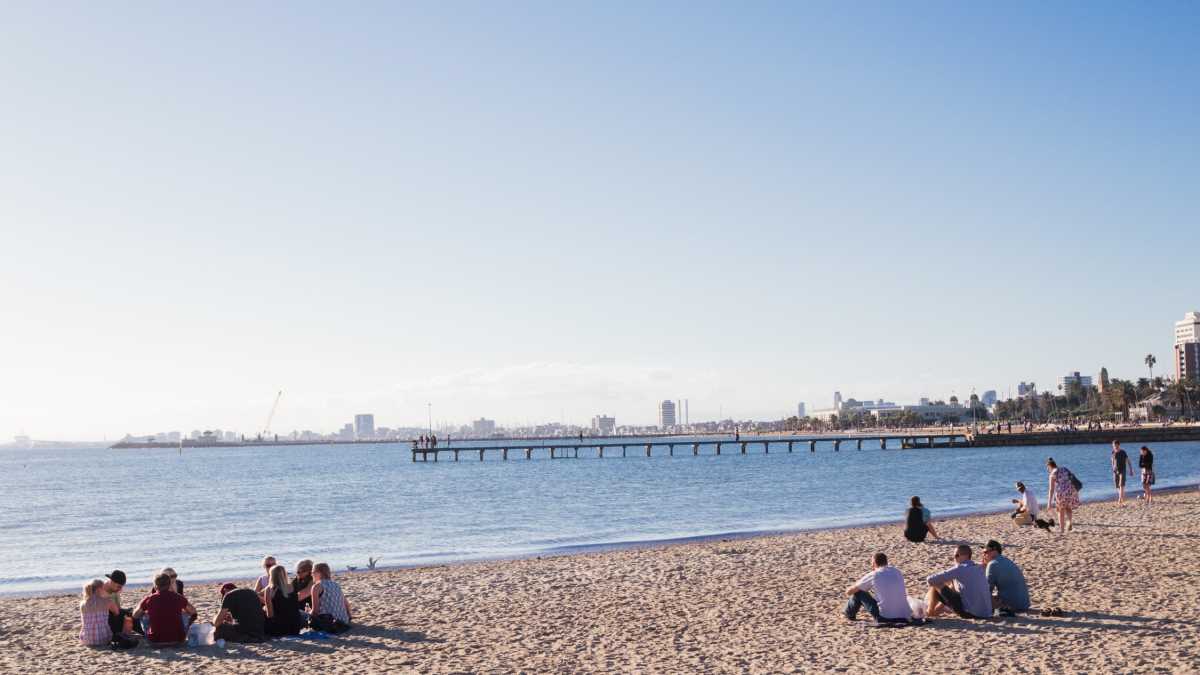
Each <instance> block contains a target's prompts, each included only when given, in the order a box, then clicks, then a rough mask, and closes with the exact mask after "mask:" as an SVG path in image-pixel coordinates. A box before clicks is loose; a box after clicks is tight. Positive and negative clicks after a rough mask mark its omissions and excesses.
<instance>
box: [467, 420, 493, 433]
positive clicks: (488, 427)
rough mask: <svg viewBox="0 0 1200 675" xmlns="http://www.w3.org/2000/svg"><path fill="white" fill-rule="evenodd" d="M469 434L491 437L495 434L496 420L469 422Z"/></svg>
mask: <svg viewBox="0 0 1200 675" xmlns="http://www.w3.org/2000/svg"><path fill="white" fill-rule="evenodd" d="M471 432H472V433H474V434H475V435H476V436H491V435H492V434H494V433H496V420H489V419H485V418H483V417H480V418H479V419H477V420H475V421H474V422H471Z"/></svg>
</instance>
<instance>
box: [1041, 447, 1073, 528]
mask: <svg viewBox="0 0 1200 675" xmlns="http://www.w3.org/2000/svg"><path fill="white" fill-rule="evenodd" d="M1046 469H1047V470H1049V472H1050V492H1049V494H1047V495H1046V504H1047V506H1050V507H1052V508H1057V509H1058V533H1059V534H1062V533H1063V532H1064V529H1063V528H1064V527H1065V528H1066V529H1065V531H1066V532H1070V531H1071V528H1072V527H1073V525H1074V523H1072V522H1071V515H1072V514H1073V513H1074V511H1075V509H1077V508H1079V491H1078V490H1076V489H1075V484H1074V483H1072V482H1071V470H1070V469H1068V468H1067V467H1065V466H1064V467H1059V466H1058V464H1056V463H1055V462H1054V458H1053V457H1051V458H1049V459H1047V460H1046Z"/></svg>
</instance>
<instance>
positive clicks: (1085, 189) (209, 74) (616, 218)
mask: <svg viewBox="0 0 1200 675" xmlns="http://www.w3.org/2000/svg"><path fill="white" fill-rule="evenodd" d="M4 16H5V21H4V27H3V28H0V59H3V61H4V62H5V63H8V64H19V67H12V68H9V69H8V70H7V71H6V79H5V84H6V86H5V87H4V89H3V90H2V91H0V97H4V98H3V101H2V102H3V107H4V110H5V128H6V129H7V130H8V133H7V134H6V135H5V143H4V152H3V153H0V173H2V174H3V175H4V176H5V177H6V179H5V180H4V181H0V222H2V223H4V224H5V228H6V232H7V233H8V236H7V237H5V239H4V246H2V247H0V293H3V297H4V311H5V319H6V321H5V330H3V331H0V439H6V438H12V437H14V436H16V435H18V434H24V435H28V436H31V437H34V438H47V437H53V438H57V439H61V440H72V439H98V438H109V439H116V438H120V437H122V436H123V435H124V434H126V433H136V432H140V431H147V430H156V429H180V430H182V429H186V430H189V431H190V430H191V429H194V428H198V427H199V428H203V427H205V426H210V427H220V428H222V429H238V430H247V433H249V431H250V430H254V431H256V432H257V431H261V430H262V429H263V426H264V423H265V422H266V420H267V418H268V414H269V411H270V408H271V404H272V402H273V400H274V398H275V396H276V392H278V391H279V390H283V391H284V394H283V396H282V399H281V400H280V404H279V408H278V411H277V413H276V414H275V416H274V418H273V420H272V422H271V427H272V428H274V429H289V430H290V429H305V428H314V427H315V428H322V429H328V430H331V431H339V430H341V429H343V428H344V426H345V425H346V424H351V433H353V416H354V415H355V414H358V413H362V412H363V411H371V412H372V413H373V414H374V415H375V416H376V420H377V421H378V424H380V425H386V426H392V427H394V426H400V425H411V426H413V427H422V426H425V425H426V419H427V414H428V412H429V409H428V404H430V403H432V417H433V420H434V422H435V423H437V422H438V421H454V422H456V423H459V424H469V423H470V422H471V421H472V420H473V419H476V418H478V417H479V416H480V415H484V416H486V417H487V418H488V419H494V420H496V422H497V423H498V424H515V423H536V422H540V421H545V420H551V421H558V422H562V421H570V422H572V423H575V424H580V425H586V424H588V422H589V420H591V419H592V418H593V417H594V416H596V415H597V414H605V415H610V416H612V417H614V418H615V419H617V420H619V421H620V422H621V423H622V424H631V425H635V424H644V425H647V426H649V425H651V424H653V423H654V422H655V418H654V414H655V409H656V406H657V404H658V402H660V401H662V400H663V399H667V398H669V399H671V400H678V399H680V398H685V397H686V398H688V399H690V417H691V419H693V420H701V419H720V418H735V419H771V418H776V419H777V418H780V417H785V416H789V415H791V414H792V413H793V412H794V411H795V410H796V401H805V402H807V403H808V407H809V408H810V409H822V408H825V407H826V406H827V405H828V404H829V395H830V392H831V391H834V390H838V389H840V390H842V391H843V392H844V393H845V394H846V395H847V396H850V395H852V394H853V393H855V392H859V393H865V394H867V395H870V396H872V397H875V398H884V399H886V400H892V401H897V402H904V401H914V400H918V399H920V398H921V397H932V398H942V397H948V396H949V395H950V393H951V392H956V393H957V395H958V397H959V398H960V399H965V398H966V397H968V396H969V395H970V393H971V391H972V390H973V389H975V390H977V391H985V390H989V389H994V390H996V391H997V392H998V393H1000V395H1004V394H1005V393H1008V392H1009V390H1010V388H1011V389H1013V390H1015V388H1016V385H1017V383H1018V382H1020V381H1023V380H1030V379H1032V380H1033V381H1034V382H1037V383H1039V384H1040V386H1041V388H1042V389H1045V390H1048V389H1051V388H1053V387H1054V386H1055V383H1056V382H1057V379H1058V378H1059V377H1062V376H1063V375H1064V374H1065V373H1071V372H1074V371H1076V370H1079V371H1080V372H1081V373H1085V371H1086V373H1085V374H1088V375H1094V374H1095V373H1096V372H1097V371H1098V369H1099V368H1100V367H1101V366H1106V367H1107V368H1108V370H1109V372H1110V373H1111V375H1112V376H1113V377H1123V378H1136V377H1138V376H1139V375H1138V373H1139V372H1142V373H1144V372H1146V369H1145V367H1144V366H1143V359H1144V357H1145V356H1146V354H1153V355H1155V357H1156V359H1157V362H1158V364H1159V366H1158V370H1156V374H1166V375H1169V374H1171V373H1172V372H1174V370H1175V367H1174V366H1173V365H1172V363H1173V361H1175V360H1177V357H1176V353H1175V345H1174V340H1173V338H1172V333H1171V331H1172V326H1173V324H1174V323H1175V322H1178V321H1179V320H1180V317H1181V316H1183V314H1184V313H1185V312H1187V311H1192V310H1196V309H1197V308H1200V291H1198V290H1197V288H1196V283H1195V278H1194V277H1195V274H1194V271H1193V267H1194V266H1193V265H1190V264H1189V263H1188V262H1187V258H1186V255H1185V256H1184V257H1183V258H1180V257H1178V256H1177V255H1176V252H1187V251H1195V250H1197V248H1200V227H1196V223H1197V222H1200V202H1197V200H1195V199H1194V198H1193V197H1191V196H1190V195H1191V194H1192V193H1193V192H1194V191H1195V189H1194V186H1195V183H1196V177H1197V176H1200V118H1198V117H1197V115H1196V114H1195V112H1196V110H1198V109H1200V51H1198V50H1197V49H1196V48H1195V35H1194V32H1195V31H1194V27H1195V26H1196V25H1197V24H1198V23H1200V5H1197V4H1195V3H1176V4H1171V5H1163V6H1158V7H1156V8H1155V11H1154V12H1147V11H1144V9H1143V8H1142V7H1140V6H1137V5H1133V4H1120V3H1077V4H1070V3H1068V4H1049V3H1010V4H1005V5H1003V6H999V5H986V4H982V3H941V2H934V3H929V4H924V5H921V6H919V7H915V8H914V7H912V6H908V5H902V4H898V3H862V4H857V3H856V4H854V5H851V6H847V5H842V4H822V3H780V4H771V5H762V6H755V7H752V8H748V7H746V6H743V5H738V4H734V3H726V4H721V3H715V4H705V3H669V2H668V3H650V4H643V5H632V4H622V3H590V4H572V3H561V4H560V3H551V4H537V3H518V4H514V5H506V6H504V7H503V8H498V7H497V6H495V5H493V4H489V3H441V4H419V3H374V2H366V3H362V4H361V5H357V6H356V8H355V10H354V11H347V10H346V9H345V8H344V7H340V6H333V5H329V6H321V5H303V6H297V5H293V6H287V7H282V8H281V7H279V6H274V5H265V4H264V5H253V4H251V5H247V6H239V7H237V9H236V11H233V10H231V9H230V8H228V7H227V6H223V5H217V4H205V3H195V4H188V3H149V4H140V5H132V6H125V7H122V8H120V9H119V10H117V9H114V8H112V7H110V6H106V5H103V4H97V3H84V2H73V1H71V0H66V1H64V2H55V3H10V4H8V5H6V7H5V10H4ZM147 27H152V29H148V28H147ZM1193 353H1194V354H1195V355H1196V359H1197V360H1198V361H1200V351H1194V352H1193ZM1185 357H1186V355H1185ZM1013 394H1014V395H1015V391H1013Z"/></svg>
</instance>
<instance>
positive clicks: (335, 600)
mask: <svg viewBox="0 0 1200 675" xmlns="http://www.w3.org/2000/svg"><path fill="white" fill-rule="evenodd" d="M320 584H321V606H320V608H318V609H317V610H316V612H315V613H316V614H317V615H318V616H320V615H321V614H328V615H330V616H332V617H333V618H335V619H338V620H340V621H343V622H345V623H350V614H349V613H348V612H347V611H346V596H344V595H342V587H341V586H339V585H338V583H337V582H336V581H334V580H332V579H325V580H322V581H321V582H320Z"/></svg>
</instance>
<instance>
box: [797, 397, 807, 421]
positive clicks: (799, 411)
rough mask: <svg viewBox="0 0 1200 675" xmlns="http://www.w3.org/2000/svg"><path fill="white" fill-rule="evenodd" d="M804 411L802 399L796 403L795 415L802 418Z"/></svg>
mask: <svg viewBox="0 0 1200 675" xmlns="http://www.w3.org/2000/svg"><path fill="white" fill-rule="evenodd" d="M804 413H805V410H804V401H801V402H799V403H797V404H796V417H799V418H800V419H804V417H805V414H804Z"/></svg>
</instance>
